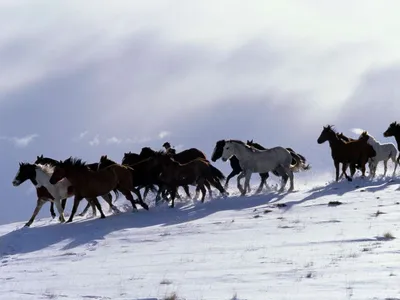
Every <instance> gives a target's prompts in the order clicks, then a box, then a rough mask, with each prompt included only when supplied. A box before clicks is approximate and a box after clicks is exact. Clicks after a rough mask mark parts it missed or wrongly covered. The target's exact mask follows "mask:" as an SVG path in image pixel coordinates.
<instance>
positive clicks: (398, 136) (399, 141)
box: [394, 133, 400, 149]
mask: <svg viewBox="0 0 400 300" xmlns="http://www.w3.org/2000/svg"><path fill="white" fill-rule="evenodd" d="M394 139H395V140H396V143H397V149H400V133H398V134H396V135H395V136H394Z"/></svg>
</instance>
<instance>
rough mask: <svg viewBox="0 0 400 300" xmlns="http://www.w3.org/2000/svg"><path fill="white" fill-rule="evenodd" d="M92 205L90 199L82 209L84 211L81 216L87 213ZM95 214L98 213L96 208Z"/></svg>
mask: <svg viewBox="0 0 400 300" xmlns="http://www.w3.org/2000/svg"><path fill="white" fill-rule="evenodd" d="M91 206H92V205H91V204H90V202H89V200H88V203H87V204H86V206H85V208H84V209H83V210H82V212H81V213H80V214H79V215H78V216H80V217H83V216H84V215H86V213H87V211H88V210H89V207H91ZM93 215H96V210H94V213H93Z"/></svg>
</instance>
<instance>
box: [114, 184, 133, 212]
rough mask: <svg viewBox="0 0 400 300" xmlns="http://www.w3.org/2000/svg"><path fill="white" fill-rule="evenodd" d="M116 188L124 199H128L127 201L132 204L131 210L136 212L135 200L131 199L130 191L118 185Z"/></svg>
mask: <svg viewBox="0 0 400 300" xmlns="http://www.w3.org/2000/svg"><path fill="white" fill-rule="evenodd" d="M118 190H119V191H120V192H121V194H122V195H124V196H125V198H126V200H128V201H129V202H131V204H132V212H137V211H138V209H137V207H136V205H135V200H134V199H133V196H132V194H131V192H130V191H129V190H126V189H124V188H121V187H118Z"/></svg>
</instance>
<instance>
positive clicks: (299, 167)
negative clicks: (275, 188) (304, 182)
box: [246, 140, 311, 192]
mask: <svg viewBox="0 0 400 300" xmlns="http://www.w3.org/2000/svg"><path fill="white" fill-rule="evenodd" d="M246 144H247V145H249V146H250V147H254V148H255V149H258V150H268V149H267V148H265V147H263V146H261V145H260V144H258V143H256V142H254V141H253V140H250V141H249V140H247V143H246ZM286 150H288V151H289V152H290V155H292V164H293V165H296V167H295V168H294V169H293V170H292V171H293V172H294V173H297V172H299V171H307V170H310V169H311V165H310V164H306V161H307V160H306V158H305V157H304V156H303V155H301V154H299V153H297V152H295V151H294V150H293V149H292V148H286ZM272 173H273V174H274V175H275V176H277V177H280V175H279V173H278V172H277V171H276V170H273V171H272ZM265 174H266V176H265V178H264V183H265V186H266V188H267V189H270V188H269V186H268V184H267V179H268V177H269V174H268V173H265ZM285 180H287V178H286V179H285ZM262 186H263V181H261V183H260V186H259V188H258V190H257V192H261V190H262Z"/></svg>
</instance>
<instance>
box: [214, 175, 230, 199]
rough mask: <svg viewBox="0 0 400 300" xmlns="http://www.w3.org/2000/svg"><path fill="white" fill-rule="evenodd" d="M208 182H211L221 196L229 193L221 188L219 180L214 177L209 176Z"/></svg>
mask: <svg viewBox="0 0 400 300" xmlns="http://www.w3.org/2000/svg"><path fill="white" fill-rule="evenodd" d="M209 183H211V185H212V186H214V187H215V188H216V189H217V190H218V191H219V192H220V193H221V195H222V196H226V195H229V193H228V192H227V191H226V190H225V189H224V188H223V186H222V184H221V182H220V181H219V180H218V179H215V178H210V181H209Z"/></svg>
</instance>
